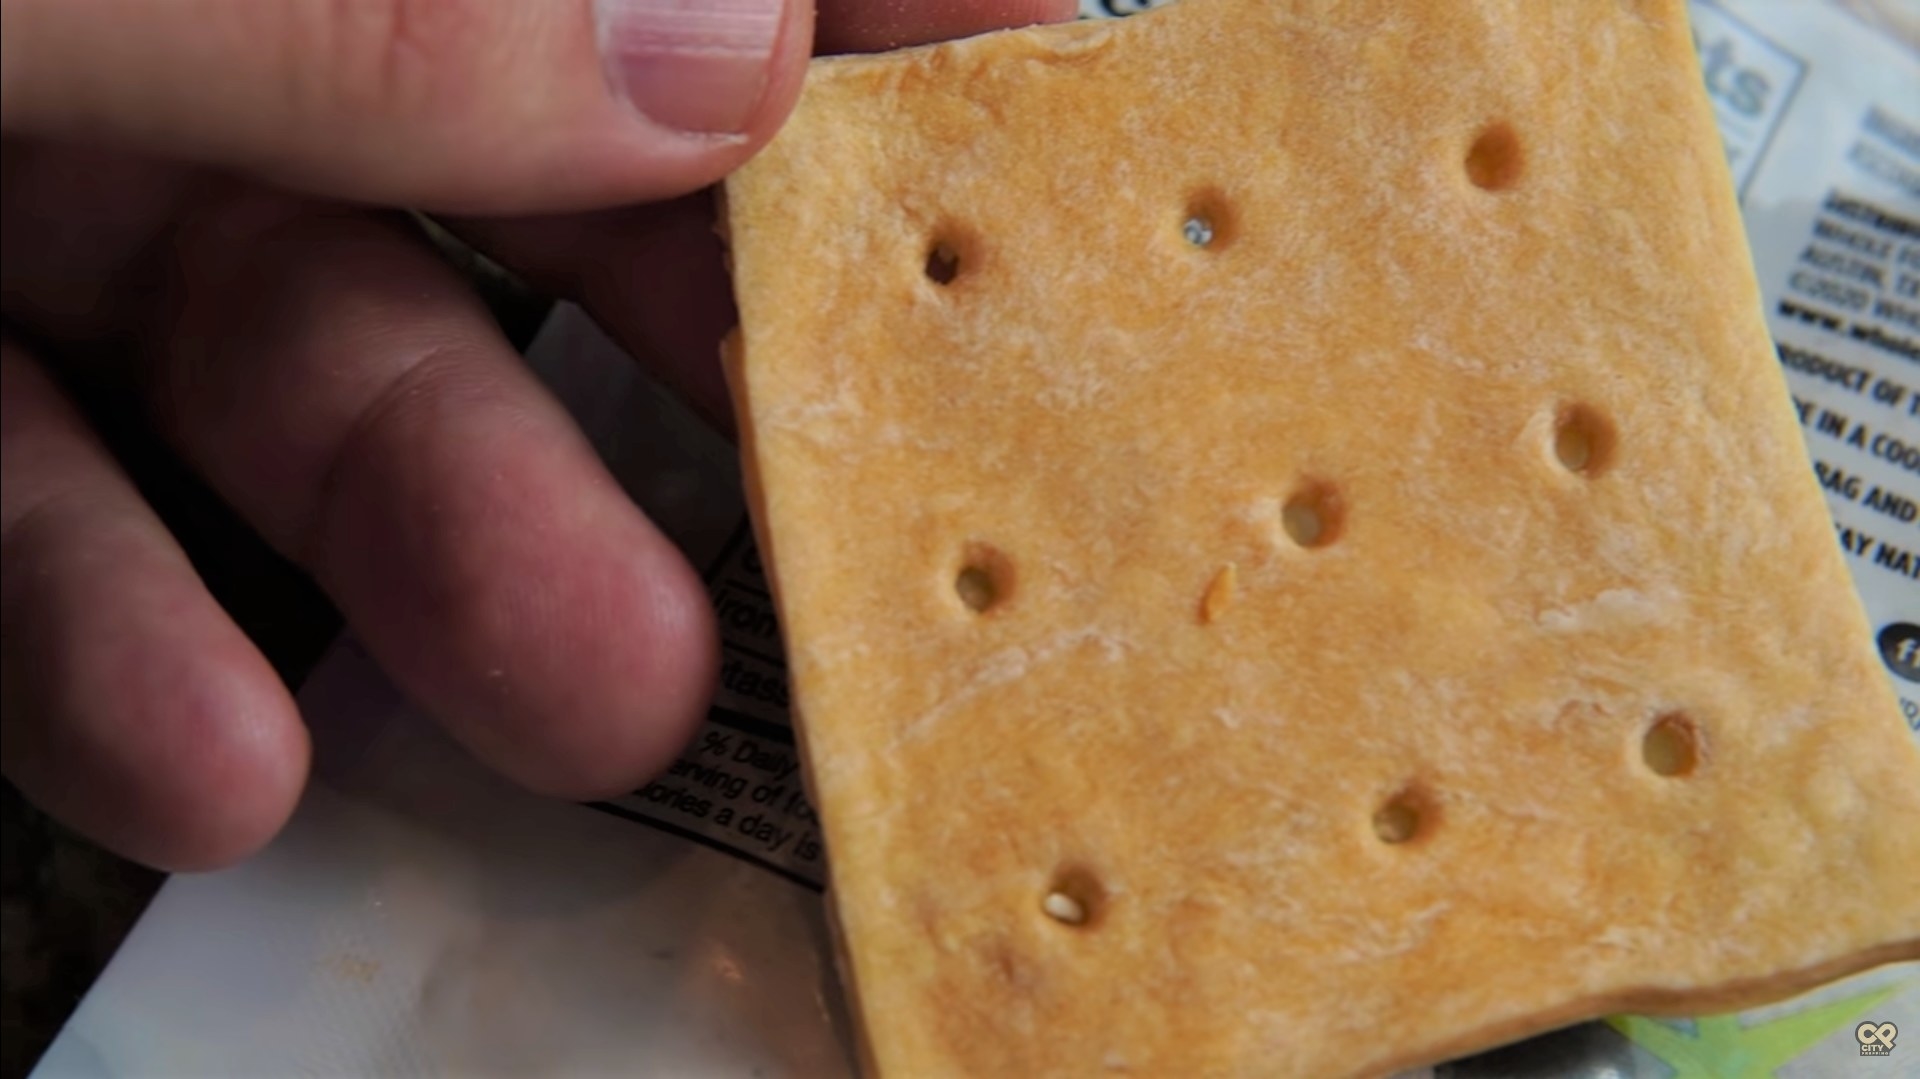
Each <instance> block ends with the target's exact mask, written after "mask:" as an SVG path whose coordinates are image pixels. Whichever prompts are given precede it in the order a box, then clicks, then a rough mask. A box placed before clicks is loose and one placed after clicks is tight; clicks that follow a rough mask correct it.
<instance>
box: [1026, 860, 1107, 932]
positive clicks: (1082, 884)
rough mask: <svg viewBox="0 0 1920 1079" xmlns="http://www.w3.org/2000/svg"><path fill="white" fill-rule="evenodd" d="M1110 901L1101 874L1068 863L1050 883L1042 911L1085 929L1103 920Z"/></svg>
mask: <svg viewBox="0 0 1920 1079" xmlns="http://www.w3.org/2000/svg"><path fill="white" fill-rule="evenodd" d="M1106 900H1107V891H1106V888H1105V887H1103V886H1102V885H1101V883H1100V878H1099V877H1096V876H1094V875H1093V873H1092V872H1091V871H1090V870H1088V869H1086V868H1084V867H1081V866H1067V867H1065V868H1063V869H1061V870H1060V871H1059V872H1057V873H1055V874H1054V875H1053V880H1052V881H1051V882H1049V883H1048V885H1047V891H1046V894H1045V895H1043V896H1041V897H1040V912H1041V913H1043V914H1045V915H1046V916H1047V917H1049V918H1052V919H1053V920H1054V921H1056V922H1058V923H1060V924H1061V925H1065V926H1072V927H1073V928H1076V929H1084V928H1086V927H1088V926H1090V925H1093V924H1094V923H1095V922H1096V921H1098V920H1099V918H1100V915H1101V913H1102V911H1103V909H1104V908H1105V906H1106Z"/></svg>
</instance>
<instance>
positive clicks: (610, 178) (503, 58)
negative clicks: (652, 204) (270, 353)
mask: <svg viewBox="0 0 1920 1079" xmlns="http://www.w3.org/2000/svg"><path fill="white" fill-rule="evenodd" d="M812 24H813V13H812V0H535V2H532V3H516V2H510V0H169V2H166V3H154V2H152V0H0V125H4V127H5V129H6V131H7V133H8V134H24V135H35V136H42V137H47V138H53V139H59V140H71V141H92V142H106V143H111V144H115V145H118V146H121V147H124V148H128V149H134V150H139V151H143V152H146V153H150V154H157V155H161V156H165V157H170V158H174V159H184V160H188V161H192V162H197V163H203V164H210V165H216V166H225V167H231V168H237V169H241V170H245V171H248V172H251V173H254V174H256V175H259V176H261V177H263V178H266V179H269V180H272V181H274V182H277V183H280V184H282V185H285V186H289V187H293V188H296V189H300V190H305V191H309V192H313V193H316V194H323V195H330V196H335V197H341V198H352V199H361V200H367V201H379V202H387V203H395V204H402V205H408V206H416V207H420V208H423V209H431V210H440V211H449V212H463V213H486V212H506V211H519V212H533V211H557V210H570V209H580V208H584V207H588V206H594V205H606V204H612V203H621V202H633V201H640V200H648V199H655V198H662V197H667V196H670V195H676V194H681V193H684V192H687V191H691V190H694V189H695V188H698V187H701V186H704V185H706V184H709V183H712V182H713V181H715V180H717V179H719V178H720V177H721V176H724V175H725V174H726V173H727V172H728V171H729V170H731V169H732V168H733V167H735V166H736V165H738V164H740V163H741V162H742V161H744V160H745V159H746V158H747V156H748V155H750V154H751V153H752V152H753V151H754V150H756V149H758V148H759V146H760V145H761V144H762V143H764V142H765V141H766V140H767V139H768V138H770V137H771V136H772V134H773V132H774V131H775V130H776V129H777V128H778V127H779V125H780V122H781V121H782V120H784V119H785V117H786V114H787V111H788V110H789V109H790V108H791V107H792V105H793V100H794V98H795V97H796V96H797V95H798V93H799V88H800V80H801V77H802V75H803V74H804V73H805V65H806V60H807V57H808V54H809V52H810V51H811V40H810V38H811V35H812Z"/></svg>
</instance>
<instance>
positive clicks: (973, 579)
mask: <svg viewBox="0 0 1920 1079" xmlns="http://www.w3.org/2000/svg"><path fill="white" fill-rule="evenodd" d="M1012 590H1013V563H1012V562H1011V561H1009V560H1008V559H1007V556H1006V555H1004V554H1002V553H1000V551H999V550H998V549H996V548H994V547H990V546H988V545H987V544H984V543H972V544H968V545H967V550H966V553H965V557H964V558H963V559H962V561H961V565H960V569H959V571H958V572H957V573H955V574H954V577H953V594H954V595H955V596H958V597H959V599H960V602H961V604H962V605H963V606H965V607H966V608H967V609H968V610H970V611H972V612H974V613H975V614H986V613H987V612H988V611H991V610H994V609H995V608H997V607H999V606H1001V605H1002V604H1004V603H1006V601H1007V597H1008V596H1009V595H1010V594H1011V593H1012Z"/></svg>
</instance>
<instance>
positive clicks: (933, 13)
mask: <svg viewBox="0 0 1920 1079" xmlns="http://www.w3.org/2000/svg"><path fill="white" fill-rule="evenodd" d="M819 9H820V21H819V26H818V28H817V29H816V30H815V31H814V33H815V38H816V41H815V47H816V48H817V49H818V50H819V51H820V52H822V53H836V52H878V51H880V50H882V49H897V48H900V47H902V46H905V45H923V44H926V43H927V42H930V41H945V40H948V39H950V38H957V37H967V36H968V35H971V34H980V33H985V32H986V31H988V30H1003V29H1006V28H1009V27H1015V26H1030V25H1032V24H1034V23H1043V22H1065V21H1066V20H1068V19H1071V18H1073V16H1074V12H1075V11H1076V10H1077V9H1078V8H1077V0H917V2H915V3H910V4H903V3H900V2H899V0H819Z"/></svg>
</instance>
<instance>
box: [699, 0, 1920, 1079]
mask: <svg viewBox="0 0 1920 1079" xmlns="http://www.w3.org/2000/svg"><path fill="white" fill-rule="evenodd" d="M727 195H728V223H729V228H730V232H731V244H732V251H733V260H734V274H735V282H736V286H737V290H738V296H739V302H740V311H741V331H740V336H739V337H738V338H737V339H736V341H735V342H734V343H733V345H732V347H731V348H730V354H729V377H730V379H731V381H732V385H733V387H734V391H735V394H736V398H737V401H738V405H739V413H740V416H741V420H742V425H743V443H744V453H745V461H746V466H747V473H748V479H749V483H750V486H751V488H752V489H753V492H754V502H755V518H756V521H757V526H758V528H759V531H760V536H761V540H762V542H763V544H764V548H765V553H766V555H767V556H768V561H769V564H770V567H771V570H772V573H773V576H774V579H775V581H776V587H777V593H778V600H779V608H780V614H781V618H782V621H783V623H784V627H785V632H786V635H787V643H788V649H789V656H790V659H791V664H792V673H793V681H794V688H795V691H796V697H797V702H798V708H799V712H800V718H801V733H802V738H803V742H804V746H805V752H806V759H807V761H808V764H809V768H810V772H811V775H810V783H811V786H812V790H813V793H814V796H815V798H816V799H817V803H818V806H819V809H820V812H821V816H822V821H823V827H824V831H825V835H826V838H827V841H828V845H829V847H830V849H831V852H832V874H833V877H832V880H833V887H832V892H831V897H832V904H833V908H834V911H835V913H836V915H837V918H838V920H839V923H840V926H841V928H842V933H843V947H844V954H843V964H844V967H845V970H846V972H847V975H848V982H849V984H850V986H851V987H852V990H853V992H854V994H855V996H856V999H857V1010H858V1012H859V1014H860V1016H861V1020H862V1025H863V1029H864V1051H865V1052H866V1053H867V1055H868V1061H869V1064H870V1065H871V1066H873V1067H874V1068H875V1069H876V1070H877V1071H879V1072H880V1073H882V1074H886V1075H898V1076H932V1075H949V1074H951V1075H962V1074H964V1075H982V1076H985V1075H1041V1074H1086V1073H1099V1072H1116V1073H1131V1074H1142V1075H1233V1074H1260V1075H1279V1074H1300V1075H1328V1074H1336V1073H1369V1072H1382V1071H1386V1070H1389V1069H1392V1068H1394V1067H1398V1066H1401V1065H1405V1064H1408V1063H1412V1062H1417V1061H1424V1060H1431V1059H1435V1058H1440V1057H1444V1056H1447V1055H1451V1054H1457V1053H1461V1052H1465V1051H1469V1050H1473V1049H1475V1048H1479V1047H1482V1046H1485V1045H1488V1044H1491V1043H1495V1042H1499V1041H1503V1040H1507V1039H1512V1038H1516V1037H1519V1036H1522V1035H1525V1034H1527V1033H1530V1032H1533V1031H1537V1030H1540V1029H1542V1028H1545V1027H1549V1026H1553V1025H1558V1024H1562V1023H1566V1022H1569V1021H1572V1020H1575V1019H1579V1018H1582V1017H1586V1016H1592V1015H1596V1014H1601V1013H1604V1012H1607V1011H1611V1010H1626V1009H1636V1010H1649V1009H1653V1010H1676V1011H1687V1010H1700V1009H1719V1008H1726V1007H1730V1006H1734V1005H1739V1004H1744V1003H1748V1002H1753V1001H1758V1000H1762V999H1766V998H1769V997H1773V996H1778V995H1784V994H1786V993H1788V992H1790V991H1793V990H1795V989H1797V988H1800V987H1803V986H1806V985H1808V984H1809V983H1812V982H1815V981H1818V980H1821V979H1824V978H1826V977H1829V976H1832V975H1836V974H1839V973H1842V972H1844V971H1846V970H1849V969H1852V968H1855V967H1860V966H1864V965H1869V964H1872V963H1875V962H1879V961H1884V960H1889V959H1893V958H1898V957H1903V956H1911V955H1915V954H1916V953H1917V952H1920V947H1917V946H1916V940H1917V939H1920V753H1916V750H1915V748H1914V745H1913V744H1912V743H1911V742H1910V741H1909V740H1908V738H1907V735H1906V733H1905V731H1904V730H1903V728H1902V725H1901V723H1900V721H1899V720H1898V718H1897V716H1896V714H1895V712H1894V708H1893V702H1892V698H1891V695H1890V693H1889V691H1888V688H1887V686H1886V684H1885V680H1884V675H1883V674H1882V672H1881V671H1880V669H1879V668H1878V666H1877V664H1876V662H1875V660H1874V657H1873V655H1872V653H1871V651H1870V646H1869V643H1868V639H1867V632H1866V627H1865V624H1864V621H1863V618H1862V615H1861V612H1860V609H1859V607H1858V604H1857V601H1856V599H1855V597H1854V595H1853V592H1852V588H1851V585H1850V583H1849V581H1848V577H1847V574H1846V571H1845V569H1844V567H1843V565H1842V561H1841V556H1840V553H1839V551H1838V550H1837V548H1836V545H1835V543H1834V540H1833V536H1832V532H1831V530H1830V526H1829V524H1828V521H1827V516H1826V513H1825V510H1824V507H1823V505H1822V503H1821V498H1820V495H1819V492H1818V490H1817V488H1816V485H1815V481H1814V479H1813V477H1812V476H1811V474H1810V472H1809V470H1808V467H1807V460H1806V457H1805V455H1804V452H1803V450H1802V447H1801V441H1800V437H1799V433H1798V429H1797V427H1796V424H1795V422H1794V419H1793V415H1792V413H1791V411H1790V407H1789V402H1788V398H1787V395H1786V392H1785V387H1784V384H1783V381H1782V379H1781V376H1780V374H1779V371H1778V368H1777V366H1776V363H1775V361H1774V359H1773V356H1772V353H1771V350H1770V347H1769V342H1768V338H1767V333H1766V329H1765V326H1764V324H1763V322H1762V320H1761V315H1760V310H1759V306H1758V295H1757V290H1756V288H1755V284H1754V279H1753V276H1752V272H1751V269H1750V264H1749V261H1748V256H1747V252H1746V248H1745V243H1744V239H1743V237H1742V233H1741V228H1740V221H1739V217H1738V214H1737V211H1736V208H1735V205H1734V199H1733V192H1732V190H1731V188H1730V184H1729V181H1728V176H1727V171H1726V167H1725V165H1724V162H1723V160H1722V157H1721V148H1720V143H1719V140H1718V138H1717V137H1716V134H1715V130H1714V126H1713V121H1712V117H1711V115H1710V113H1709V110H1708V106H1707V103H1706V100H1705V96H1704V93H1703V91H1702V88H1701V86H1700V78H1699V72H1698V69H1697V67H1696V65H1695V61H1694V58H1693V53H1692V48H1691V44H1690V41H1689V37H1688V31H1687V26H1686V23H1685V19H1684V14H1683V11H1682V6H1681V3H1680V2H1679V0H1581V2H1578V3H1573V2H1569V3H1552V4H1546V3H1521V2H1517V0H1509V2H1504V3H1503V2H1496V0H1480V2H1475V0H1424V2H1405V0H1350V2H1332V0H1185V2H1184V3H1181V4H1178V5H1175V6H1173V7H1171V8H1167V9H1164V10H1162V11H1159V12H1156V13H1154V14H1151V15H1148V16H1143V17H1139V18H1137V19H1134V20H1129V21H1127V22H1124V23H1117V24H1100V25H1089V24H1082V25H1074V26H1066V27H1055V28H1049V29H1042V30H1034V31H1023V32H1018V33H1010V34H1001V35H993V36H988V37H984V38H977V39H973V40H969V41H964V42H959V43H955V44H949V45H944V46H939V47H935V48H929V49H923V50H916V51H912V52H907V53H901V54H895V55H889V56H881V57H873V58H858V59H842V60H831V61H825V62H821V63H819V64H817V65H816V67H815V69H814V70H813V72H812V74H811V75H810V77H809V81H808V84H807V88H806V91H805V94H804V95H803V99H802V102H801V104H800V106H799V109H798V111H797V112H796V114H795V115H794V117H793V119H792V121H791V122H790V123H789V124H788V125H787V127H786V128H785V130H784V131H783V132H782V134H781V135H780V136H779V137H778V138H777V139H776V140H775V142H774V143H773V145H772V146H771V147H770V148H769V149H768V150H767V151H766V152H765V153H764V154H762V155H761V156H760V157H759V158H758V159H757V160H755V161H754V162H753V163H752V164H751V165H750V166H749V167H747V168H746V169H745V170H744V171H743V172H741V173H740V174H738V175H737V176H736V177H735V178H734V179H733V180H731V181H730V182H729V184H728V189H727ZM1196 240H1199V241H1203V242H1201V243H1196V242H1194V241H1196ZM942 278H948V279H947V280H941V279H942ZM1289 507H1291V508H1289ZM1316 532H1317V535H1316V534H1315V533H1316ZM1302 541H1305V542H1302ZM976 606H978V607H980V608H981V609H979V610H976V609H975V607H976ZM1650 732H1651V733H1650ZM1663 772H1672V773H1675V774H1663Z"/></svg>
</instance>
